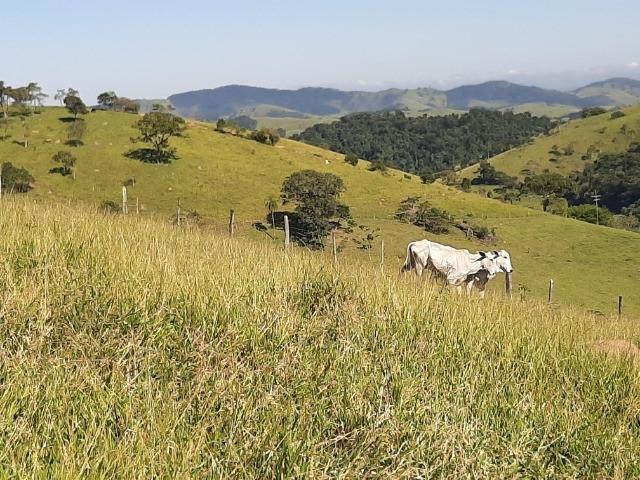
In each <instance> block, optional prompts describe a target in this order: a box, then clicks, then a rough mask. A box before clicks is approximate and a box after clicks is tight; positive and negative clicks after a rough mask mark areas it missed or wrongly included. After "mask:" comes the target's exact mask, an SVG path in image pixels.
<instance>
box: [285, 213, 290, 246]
mask: <svg viewBox="0 0 640 480" xmlns="http://www.w3.org/2000/svg"><path fill="white" fill-rule="evenodd" d="M290 243H291V237H290V236H289V216H288V215H285V216H284V249H285V250H289V244H290Z"/></svg>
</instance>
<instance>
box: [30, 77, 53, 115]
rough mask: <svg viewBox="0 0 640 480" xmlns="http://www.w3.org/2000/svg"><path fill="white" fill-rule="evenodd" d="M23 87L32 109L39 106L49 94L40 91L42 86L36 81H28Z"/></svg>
mask: <svg viewBox="0 0 640 480" xmlns="http://www.w3.org/2000/svg"><path fill="white" fill-rule="evenodd" d="M25 88H26V90H27V96H28V101H29V103H30V104H31V107H32V109H34V110H35V108H37V107H41V106H42V105H43V104H44V99H45V98H47V97H48V96H49V95H47V94H46V93H44V92H43V91H42V87H40V85H38V84H37V83H36V82H31V83H29V85H27V86H26V87H25Z"/></svg>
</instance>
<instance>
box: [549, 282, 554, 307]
mask: <svg viewBox="0 0 640 480" xmlns="http://www.w3.org/2000/svg"><path fill="white" fill-rule="evenodd" d="M552 301H553V280H549V303H551V302H552Z"/></svg>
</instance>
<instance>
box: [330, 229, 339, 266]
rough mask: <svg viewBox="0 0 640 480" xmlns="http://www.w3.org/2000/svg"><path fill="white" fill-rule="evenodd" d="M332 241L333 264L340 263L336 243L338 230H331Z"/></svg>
mask: <svg viewBox="0 0 640 480" xmlns="http://www.w3.org/2000/svg"><path fill="white" fill-rule="evenodd" d="M331 243H332V244H333V265H334V266H335V265H337V264H338V247H337V245H336V231H335V230H331Z"/></svg>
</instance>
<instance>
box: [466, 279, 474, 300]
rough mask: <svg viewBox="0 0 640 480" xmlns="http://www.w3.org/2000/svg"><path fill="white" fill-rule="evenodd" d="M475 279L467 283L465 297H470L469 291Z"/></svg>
mask: <svg viewBox="0 0 640 480" xmlns="http://www.w3.org/2000/svg"><path fill="white" fill-rule="evenodd" d="M475 281H476V280H475V278H474V279H472V280H470V281H469V282H467V296H469V297H470V296H471V290H473V284H474V283H475Z"/></svg>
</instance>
